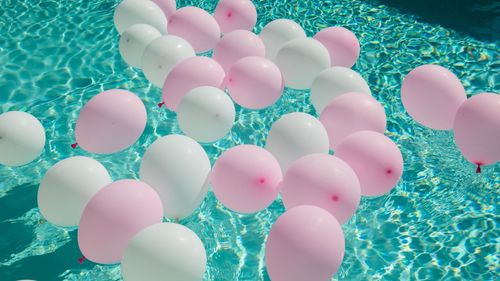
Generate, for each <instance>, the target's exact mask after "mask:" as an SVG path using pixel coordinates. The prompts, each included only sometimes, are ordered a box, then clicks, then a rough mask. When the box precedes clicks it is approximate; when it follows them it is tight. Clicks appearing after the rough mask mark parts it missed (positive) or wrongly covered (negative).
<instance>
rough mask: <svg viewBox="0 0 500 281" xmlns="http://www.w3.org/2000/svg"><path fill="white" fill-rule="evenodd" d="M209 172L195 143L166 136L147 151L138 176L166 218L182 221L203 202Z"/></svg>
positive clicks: (202, 154)
mask: <svg viewBox="0 0 500 281" xmlns="http://www.w3.org/2000/svg"><path fill="white" fill-rule="evenodd" d="M210 168H211V167H210V161H209V160H208V156H207V154H206V153H205V150H203V148H202V147H201V145H199V144H198V143H197V142H196V141H194V140H193V139H191V138H189V137H186V136H181V135H168V136H165V137H162V138H159V139H157V140H156V141H155V142H153V144H151V146H150V147H149V148H148V149H147V150H146V153H145V154H144V157H143V158H142V162H141V167H140V171H139V175H140V178H141V180H142V181H144V182H145V183H147V184H149V185H151V187H153V188H154V189H155V190H156V192H158V194H159V195H160V198H161V200H162V202H163V207H164V210H163V211H164V215H165V217H168V218H174V219H181V218H184V217H186V216H188V215H190V214H191V213H192V212H193V211H194V210H195V209H196V208H197V207H198V206H199V205H200V204H201V202H202V201H203V199H204V198H205V195H206V194H207V191H208V174H209V173H210Z"/></svg>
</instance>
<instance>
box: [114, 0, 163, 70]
mask: <svg viewBox="0 0 500 281" xmlns="http://www.w3.org/2000/svg"><path fill="white" fill-rule="evenodd" d="M136 1H137V0H136ZM160 36H161V33H160V32H159V31H158V30H156V29H155V28H154V27H152V26H151V25H147V24H134V25H132V26H130V27H128V28H127V29H125V31H124V32H123V33H122V35H121V37H120V43H119V47H120V54H121V55H122V58H123V60H124V61H125V62H126V63H128V64H129V65H131V66H133V67H141V58H142V54H143V53H144V49H146V46H147V45H149V43H151V42H152V41H153V40H154V39H156V38H158V37H160Z"/></svg>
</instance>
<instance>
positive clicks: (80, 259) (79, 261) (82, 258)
mask: <svg viewBox="0 0 500 281" xmlns="http://www.w3.org/2000/svg"><path fill="white" fill-rule="evenodd" d="M86 259H87V258H85V256H82V257H81V258H79V259H78V263H79V264H82V263H83V261H84V260H86Z"/></svg>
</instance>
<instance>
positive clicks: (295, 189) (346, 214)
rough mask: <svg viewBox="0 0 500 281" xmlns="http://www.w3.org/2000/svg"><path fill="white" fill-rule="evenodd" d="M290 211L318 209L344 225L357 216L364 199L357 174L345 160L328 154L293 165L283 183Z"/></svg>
mask: <svg viewBox="0 0 500 281" xmlns="http://www.w3.org/2000/svg"><path fill="white" fill-rule="evenodd" d="M281 196H282V198H283V204H284V205H285V207H286V208H287V209H291V208H293V207H296V206H300V205H314V206H318V207H321V208H323V209H325V210H326V211H328V212H330V214H332V215H333V216H334V217H335V218H336V219H337V220H338V221H339V222H340V223H344V222H346V221H347V220H349V219H350V218H351V217H352V215H353V214H354V213H355V212H356V209H357V208H358V205H359V200H360V197H361V191H360V187H359V180H358V177H357V176H356V173H355V172H354V171H353V170H352V168H351V167H349V165H347V164H346V163H345V162H344V161H343V160H341V159H340V158H337V157H335V156H331V155H328V154H310V155H306V156H304V157H302V158H299V159H298V160H296V161H295V162H293V163H292V165H290V167H289V168H288V170H287V171H286V174H285V176H284V178H283V182H282V183H281Z"/></svg>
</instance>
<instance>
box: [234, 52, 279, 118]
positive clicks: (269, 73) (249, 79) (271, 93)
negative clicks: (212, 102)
mask: <svg viewBox="0 0 500 281" xmlns="http://www.w3.org/2000/svg"><path fill="white" fill-rule="evenodd" d="M226 87H227V89H228V91H229V95H231V97H232V98H233V100H234V101H235V102H236V103H237V104H239V105H241V106H242V107H246V108H250V109H262V108H265V107H268V106H271V105H273V104H274V103H275V102H276V101H277V100H278V99H279V98H280V97H281V94H282V93H283V88H284V84H283V76H281V71H280V69H279V68H278V67H277V66H276V65H275V64H274V63H273V62H272V61H270V60H268V59H266V58H264V57H246V58H242V59H241V60H239V61H237V62H236V63H235V64H234V65H233V66H232V67H231V69H230V70H229V72H228V74H227V77H226Z"/></svg>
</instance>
